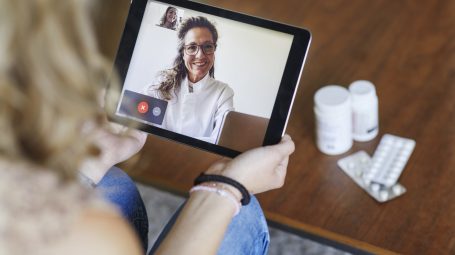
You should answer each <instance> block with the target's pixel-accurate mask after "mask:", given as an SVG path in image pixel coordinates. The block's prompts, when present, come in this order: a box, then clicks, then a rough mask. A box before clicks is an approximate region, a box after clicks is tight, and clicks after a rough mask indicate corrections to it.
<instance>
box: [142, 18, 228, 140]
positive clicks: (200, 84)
mask: <svg viewBox="0 0 455 255" xmlns="http://www.w3.org/2000/svg"><path fill="white" fill-rule="evenodd" d="M178 40H179V44H178V55H177V57H176V58H175V60H174V65H173V67H172V68H171V69H167V70H163V71H161V72H159V75H158V81H157V82H155V83H154V84H152V85H150V86H148V87H147V88H146V94H147V95H150V96H152V97H157V98H160V99H165V100H168V101H169V104H168V107H167V109H166V113H165V116H164V122H163V125H162V127H163V128H165V129H168V130H170V131H173V132H177V133H181V134H184V135H187V136H191V137H195V138H198V139H201V140H204V141H207V142H210V143H215V141H216V138H217V136H218V133H219V130H220V126H221V122H222V119H223V116H224V113H226V112H227V111H230V110H234V101H233V98H234V91H233V90H232V89H231V88H230V87H229V86H228V85H227V84H225V83H223V82H220V81H217V80H215V68H214V63H215V51H216V47H217V40H218V32H217V30H216V28H215V26H214V25H213V24H212V23H211V22H210V21H209V20H207V19H206V18H204V17H191V18H188V19H187V20H185V21H184V22H183V23H182V24H181V26H180V29H179V31H178Z"/></svg>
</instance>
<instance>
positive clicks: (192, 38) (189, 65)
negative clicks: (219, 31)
mask: <svg viewBox="0 0 455 255" xmlns="http://www.w3.org/2000/svg"><path fill="white" fill-rule="evenodd" d="M184 39H185V40H184V42H185V46H188V45H195V46H199V48H198V49H197V53H196V54H195V55H189V54H187V52H186V51H185V50H184V54H183V60H184V62H185V67H186V69H187V71H188V78H189V80H190V81H191V82H198V81H200V80H201V79H202V78H204V76H205V75H206V74H207V73H208V72H209V71H210V69H211V68H212V67H213V64H214V62H215V54H214V53H212V54H205V53H204V51H203V50H202V48H201V46H202V45H205V44H213V37H212V33H210V30H208V29H207V28H203V27H195V28H192V29H190V30H189V31H188V32H187V33H186V35H185V38H184Z"/></svg>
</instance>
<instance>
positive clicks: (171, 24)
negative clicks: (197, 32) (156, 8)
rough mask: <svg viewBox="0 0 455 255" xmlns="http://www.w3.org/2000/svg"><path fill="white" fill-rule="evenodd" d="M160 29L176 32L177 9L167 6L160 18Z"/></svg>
mask: <svg viewBox="0 0 455 255" xmlns="http://www.w3.org/2000/svg"><path fill="white" fill-rule="evenodd" d="M158 26H160V27H164V28H168V29H172V30H176V29H177V9H176V8H175V7H172V6H169V7H167V9H166V12H165V13H164V14H163V17H162V18H161V22H160V24H158Z"/></svg>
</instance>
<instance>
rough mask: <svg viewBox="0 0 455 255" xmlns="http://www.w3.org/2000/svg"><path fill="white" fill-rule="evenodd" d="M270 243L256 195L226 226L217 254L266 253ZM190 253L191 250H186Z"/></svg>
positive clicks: (156, 243)
mask: <svg viewBox="0 0 455 255" xmlns="http://www.w3.org/2000/svg"><path fill="white" fill-rule="evenodd" d="M182 207H183V205H182V206H181V207H180V208H179V209H178V210H177V212H176V213H175V214H174V215H173V216H172V218H171V220H170V221H169V222H168V223H167V225H166V226H165V227H164V229H163V231H162V232H161V234H160V236H159V237H158V239H157V240H156V242H155V244H154V245H153V247H152V249H151V250H150V252H149V255H152V254H153V253H154V252H155V251H156V249H158V247H159V245H160V244H161V242H162V241H163V239H164V237H166V235H167V234H168V232H169V231H170V229H171V227H172V226H173V225H174V223H175V221H176V218H177V216H178V215H179V214H180V211H181V209H182ZM269 243H270V236H269V230H268V227H267V222H266V220H265V217H264V214H263V212H262V209H261V206H260V205H259V202H258V201H257V199H256V197H254V196H252V197H251V202H250V203H249V204H248V205H247V206H243V207H242V209H241V210H240V213H239V214H238V215H237V216H235V217H234V218H233V219H232V221H231V223H230V224H229V226H228V229H227V231H226V233H225V235H224V239H223V242H222V243H221V246H220V248H219V250H218V255H231V254H232V255H263V254H267V251H268V248H269ZM188 254H191V251H188Z"/></svg>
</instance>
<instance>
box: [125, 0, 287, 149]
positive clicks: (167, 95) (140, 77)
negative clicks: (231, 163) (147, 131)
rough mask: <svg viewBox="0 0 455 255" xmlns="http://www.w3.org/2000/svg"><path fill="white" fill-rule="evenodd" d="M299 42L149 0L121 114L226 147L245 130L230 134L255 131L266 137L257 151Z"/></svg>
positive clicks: (126, 83) (259, 28)
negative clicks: (285, 70) (293, 50)
mask: <svg viewBox="0 0 455 255" xmlns="http://www.w3.org/2000/svg"><path fill="white" fill-rule="evenodd" d="M292 41H293V35H291V34H286V33H282V32H277V31H274V30H269V29H265V28H261V27H257V26H253V25H249V24H246V23H242V22H238V21H233V20H230V19H226V18H222V17H218V16H214V15H210V14H206V13H202V12H197V11H193V10H190V9H186V8H182V7H179V6H170V5H168V4H164V3H161V2H156V1H148V3H147V7H146V10H145V13H144V17H143V20H142V24H141V27H140V30H139V34H138V37H137V41H136V45H135V48H134V52H133V55H132V58H131V62H130V65H129V69H128V72H127V75H126V78H125V82H124V84H123V90H122V96H121V100H120V102H119V104H118V107H117V115H119V116H123V117H127V118H130V119H134V120H136V121H139V122H142V123H144V124H147V125H151V126H155V127H158V128H162V129H165V130H169V131H172V132H175V133H179V134H182V135H185V136H189V137H192V138H196V139H199V140H202V141H206V142H209V143H212V144H218V145H221V146H227V145H224V144H222V143H223V141H225V140H229V139H231V140H232V137H230V138H229V139H228V138H227V137H223V136H229V134H232V133H233V132H234V133H235V132H237V131H235V130H227V129H233V128H237V129H238V132H244V131H245V130H250V131H248V132H251V133H252V134H251V135H252V136H254V134H262V137H259V138H258V139H257V142H253V143H258V144H253V145H251V146H260V145H262V140H263V136H264V134H265V130H266V129H267V123H268V120H269V119H270V117H271V114H272V110H273V107H274V104H275V100H276V96H277V93H278V89H279V86H280V83H281V80H282V77H283V72H284V69H285V65H286V62H287V59H288V55H289V52H290V49H291V44H292ZM234 122H235V123H236V124H235V125H234V124H232V123H234ZM257 123H261V124H257ZM242 125H245V127H242ZM248 126H254V129H253V130H251V128H250V129H248ZM231 136H232V135H231ZM234 139H235V137H234ZM230 146H234V147H235V145H230ZM233 149H236V150H238V149H239V148H233Z"/></svg>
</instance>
